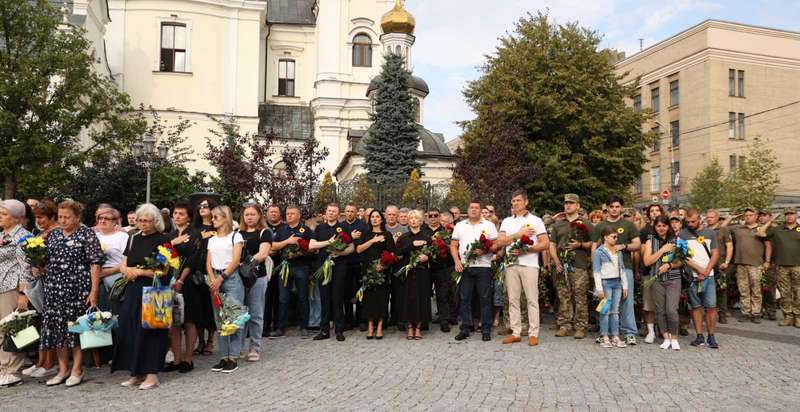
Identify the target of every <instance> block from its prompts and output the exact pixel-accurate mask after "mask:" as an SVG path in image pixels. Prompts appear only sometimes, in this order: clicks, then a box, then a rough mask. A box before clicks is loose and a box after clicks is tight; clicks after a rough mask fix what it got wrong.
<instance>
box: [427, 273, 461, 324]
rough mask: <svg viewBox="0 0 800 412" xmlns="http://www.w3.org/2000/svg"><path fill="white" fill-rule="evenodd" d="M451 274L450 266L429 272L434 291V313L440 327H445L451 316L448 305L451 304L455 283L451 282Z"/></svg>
mask: <svg viewBox="0 0 800 412" xmlns="http://www.w3.org/2000/svg"><path fill="white" fill-rule="evenodd" d="M452 272H453V267H452V266H446V267H443V268H438V269H435V270H432V271H431V281H432V283H433V287H434V288H435V289H436V313H437V314H438V316H439V323H440V324H442V325H446V324H447V323H446V322H449V321H450V319H451V315H452V309H451V307H450V305H451V303H452V302H453V293H454V292H455V291H454V289H455V288H454V286H455V282H453V277H452V276H451V273H452Z"/></svg>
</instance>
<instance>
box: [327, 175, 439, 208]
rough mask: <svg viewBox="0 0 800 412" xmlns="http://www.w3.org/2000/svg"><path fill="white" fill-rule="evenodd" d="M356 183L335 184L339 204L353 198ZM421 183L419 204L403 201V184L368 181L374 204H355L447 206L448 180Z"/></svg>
mask: <svg viewBox="0 0 800 412" xmlns="http://www.w3.org/2000/svg"><path fill="white" fill-rule="evenodd" d="M357 185H358V179H351V180H346V181H341V182H339V183H338V184H337V185H336V197H337V200H338V201H339V203H340V204H345V203H348V202H350V201H351V200H353V197H354V195H355V193H356V188H357ZM422 185H423V188H424V191H425V200H424V203H423V204H421V205H411V204H405V203H406V202H404V201H403V192H404V191H405V185H397V184H374V183H368V186H369V189H370V191H371V192H372V194H373V196H374V197H375V204H373V205H357V206H359V207H374V208H379V209H384V208H386V206H387V205H390V204H392V205H397V206H398V207H423V208H425V209H430V208H433V207H436V208H443V207H444V208H446V207H447V205H446V204H445V203H446V199H447V194H448V193H449V191H450V183H449V182H447V181H442V182H436V183H430V182H422Z"/></svg>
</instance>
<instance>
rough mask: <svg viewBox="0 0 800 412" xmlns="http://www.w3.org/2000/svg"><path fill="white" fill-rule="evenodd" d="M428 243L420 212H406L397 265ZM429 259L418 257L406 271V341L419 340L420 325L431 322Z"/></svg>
mask: <svg viewBox="0 0 800 412" xmlns="http://www.w3.org/2000/svg"><path fill="white" fill-rule="evenodd" d="M430 242H431V237H430V235H428V234H427V232H424V231H423V230H422V213H420V212H419V211H418V210H412V211H410V212H409V213H408V232H406V233H404V234H403V235H401V236H400V238H399V239H397V254H398V255H400V256H402V260H401V261H400V266H401V267H402V266H405V265H407V264H408V263H409V260H410V258H411V254H412V253H413V252H419V251H420V250H421V249H422V248H423V247H425V245H427V244H429V243H430ZM429 260H430V256H426V255H420V257H419V264H417V266H416V267H415V268H414V269H411V270H410V271H409V272H408V275H407V276H406V279H405V285H404V288H403V294H402V299H403V307H402V311H401V312H402V314H401V316H400V320H401V321H403V322H406V324H407V327H408V335H407V336H406V339H409V340H412V339H416V340H419V339H422V324H423V323H427V322H430V321H431V277H430V272H429V270H428V262H429Z"/></svg>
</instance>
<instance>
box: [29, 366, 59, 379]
mask: <svg viewBox="0 0 800 412" xmlns="http://www.w3.org/2000/svg"><path fill="white" fill-rule="evenodd" d="M56 372H58V367H57V366H53V367H52V368H50V369H45V368H37V369H36V370H35V371H33V372H31V374H30V375H28V376H30V377H31V378H44V377H45V376H47V375H52V374H54V373H56Z"/></svg>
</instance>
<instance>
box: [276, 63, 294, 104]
mask: <svg viewBox="0 0 800 412" xmlns="http://www.w3.org/2000/svg"><path fill="white" fill-rule="evenodd" d="M294 76H295V61H294V60H291V59H280V60H278V96H294Z"/></svg>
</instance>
